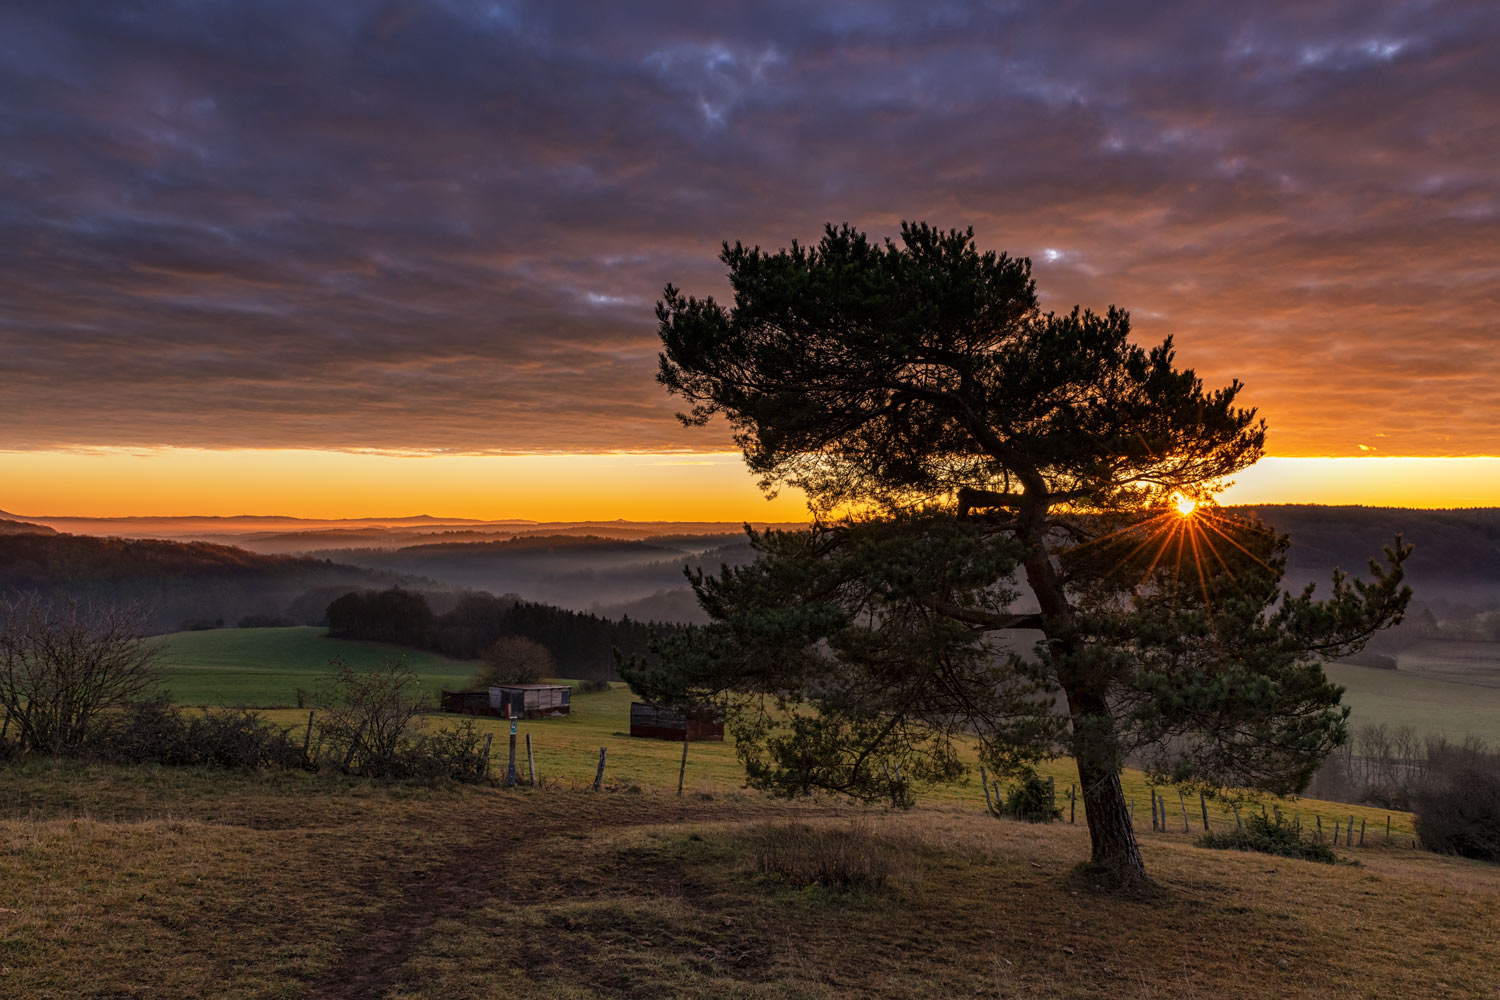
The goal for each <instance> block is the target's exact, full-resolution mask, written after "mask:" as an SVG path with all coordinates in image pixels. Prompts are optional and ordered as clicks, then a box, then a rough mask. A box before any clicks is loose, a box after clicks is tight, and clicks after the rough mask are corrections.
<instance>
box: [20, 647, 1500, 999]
mask: <svg viewBox="0 0 1500 1000" xmlns="http://www.w3.org/2000/svg"><path fill="white" fill-rule="evenodd" d="M166 642H167V645H168V649H169V652H170V655H171V657H172V667H171V670H170V673H169V685H170V689H171V692H172V694H173V695H174V697H175V698H176V699H177V700H178V701H179V702H180V703H183V704H189V705H195V704H196V705H215V704H218V705H225V704H227V705H235V704H243V705H256V706H261V707H263V710H264V714H265V715H266V716H267V717H269V718H271V719H273V720H276V721H277V722H279V723H281V724H283V725H286V726H288V727H301V726H304V725H306V722H307V713H306V711H305V710H297V709H292V708H281V707H276V706H279V705H285V704H287V702H288V701H290V700H291V698H290V695H291V692H294V691H295V689H296V688H297V687H301V688H304V689H306V690H313V689H315V688H316V686H317V684H318V682H319V680H320V678H321V677H322V676H323V674H324V673H325V672H326V670H327V662H328V660H329V659H330V658H332V657H335V656H339V657H343V658H345V659H348V660H349V661H350V662H351V663H353V664H354V665H355V666H356V667H363V668H369V667H374V666H378V665H380V664H381V663H383V662H385V661H386V660H387V659H388V658H389V657H390V656H391V655H392V654H394V653H397V652H398V651H396V650H393V649H390V648H388V647H383V646H379V645H376V644H369V643H351V642H344V641H340V640H333V639H327V638H325V637H324V636H322V635H321V633H320V632H319V631H318V630H315V629H256V630H234V629H225V630H218V631H213V632H192V633H180V634H177V635H173V636H169V637H167V639H166ZM408 662H409V663H410V664H411V665H412V666H413V667H414V668H415V669H416V670H417V671H418V672H419V673H420V674H421V676H422V677H423V679H424V682H426V683H427V684H429V685H430V686H431V687H432V688H433V689H436V688H438V687H442V686H449V687H453V686H461V685H463V684H464V683H465V682H466V681H467V680H468V677H469V674H470V672H471V669H472V665H471V664H467V663H459V662H455V661H449V660H443V659H441V658H439V657H431V656H421V655H416V656H410V657H409V658H408ZM1340 669H1347V668H1341V667H1337V666H1336V667H1335V670H1340ZM1367 672H1368V673H1382V672H1379V671H1367ZM1399 679H1400V678H1398V680H1399ZM1433 683H1437V682H1433ZM630 701H631V695H630V692H629V691H628V690H627V689H625V688H624V687H623V686H620V685H616V686H615V687H613V688H612V689H611V690H609V691H605V692H599V693H594V694H580V695H575V697H574V701H573V712H572V714H570V715H568V716H565V717H557V718H549V719H536V720H524V721H521V722H520V723H519V725H518V735H519V737H520V740H519V745H520V747H521V748H522V749H521V754H520V760H519V761H518V763H519V764H520V770H521V773H522V777H523V782H524V781H525V776H526V769H525V756H524V747H525V737H526V736H527V735H530V736H531V739H532V745H533V747H534V750H535V752H536V763H537V768H538V775H539V778H540V781H539V783H538V785H536V786H534V787H528V786H527V785H525V784H523V785H522V786H521V787H518V788H515V789H506V788H503V787H492V786H453V785H449V786H439V787H418V786H412V785H404V784H381V783H377V782H371V781H366V780H361V779H356V778H346V777H343V776H340V775H337V774H326V773H325V774H306V773H301V772H272V773H260V774H246V773H235V772H222V771H214V772H210V771H200V770H195V769H188V768H161V767H137V768H117V767H107V766H99V765H89V764H81V763H77V762H69V761H50V760H40V761H27V762H21V763H15V764H12V765H10V766H8V767H5V768H0V886H4V887H5V892H4V897H3V898H0V998H10V997H15V998H23V997H24V998H28V1000H30V998H72V997H111V998H115V997H150V998H179V997H180V998H189V997H202V996H215V997H229V998H238V997H246V998H248V997H280V998H355V997H380V998H386V1000H419V998H431V1000H437V998H449V997H474V998H502V997H503V998H511V997H515V998H523V1000H526V998H537V1000H564V998H586V997H588V998H593V997H600V998H602V997H660V998H668V997H702V998H710V997H713V998H718V997H743V998H775V1000H795V998H834V997H852V996H880V997H913V998H916V997H951V996H990V997H1014V998H1049V997H1118V998H1127V1000H1132V998H1163V1000H1166V998H1171V1000H1180V998H1183V997H1220V996H1233V997H1246V998H1260V997H1265V998H1273V997H1276V998H1280V997H1294V998H1295V997H1306V998H1313V997H1326V996H1331V995H1355V996H1358V995H1381V996H1410V997H1424V998H1426V997H1432V998H1440V997H1493V996H1495V995H1497V991H1500V973H1497V971H1496V968H1495V965H1494V961H1493V957H1494V956H1493V942H1494V941H1495V940H1497V939H1500V867H1496V866H1492V865H1483V864H1478V863H1472V862H1465V861H1461V860H1457V859H1452V858H1443V857H1438V856H1435V855H1431V854H1428V853H1426V852H1423V851H1419V850H1413V849H1412V846H1411V845H1412V841H1411V838H1412V829H1411V822H1410V818H1409V817H1408V816H1406V815H1404V814H1390V818H1391V820H1392V837H1391V838H1390V840H1389V841H1387V840H1386V838H1385V820H1386V817H1387V814H1386V813H1385V812H1382V811H1380V810H1374V809H1363V808H1356V807H1349V806H1344V805H1339V804H1335V803H1323V802H1315V801H1312V800H1309V799H1300V800H1296V801H1273V800H1265V801H1263V802H1259V803H1252V802H1244V803H1241V804H1240V805H1239V808H1240V810H1241V812H1242V813H1243V812H1244V811H1246V810H1251V809H1255V810H1258V809H1260V808H1266V809H1274V808H1279V809H1281V810H1282V811H1283V812H1284V813H1286V814H1289V815H1295V816H1297V817H1298V819H1299V820H1300V821H1301V822H1302V824H1303V825H1304V826H1305V827H1309V828H1310V827H1313V825H1314V823H1315V822H1316V819H1315V818H1319V817H1320V818H1321V819H1322V821H1323V823H1324V828H1325V830H1327V831H1330V832H1331V830H1332V826H1333V823H1334V822H1335V821H1338V822H1340V823H1347V822H1348V817H1349V816H1350V815H1351V814H1353V815H1354V816H1355V818H1356V823H1358V822H1359V821H1360V820H1363V821H1364V822H1365V823H1366V824H1367V833H1366V844H1367V846H1365V847H1363V848H1360V847H1352V848H1351V847H1348V846H1340V847H1339V848H1338V853H1339V854H1340V856H1341V859H1342V860H1343V861H1344V862H1345V863H1343V864H1339V865H1319V864H1315V863H1312V862H1306V861H1295V860H1288V859H1285V858H1272V857H1267V856H1265V855H1256V854H1240V853H1236V852H1223V851H1210V850H1206V849H1203V848H1200V847H1197V846H1195V844H1194V841H1195V840H1196V839H1197V837H1198V836H1199V834H1200V833H1201V828H1202V813H1201V811H1200V808H1199V805H1198V803H1197V802H1196V801H1194V800H1191V799H1189V800H1187V801H1186V806H1187V820H1188V824H1187V825H1188V827H1189V831H1188V832H1184V830H1183V828H1182V815H1181V812H1182V808H1181V806H1180V805H1179V804H1178V798H1177V795H1176V792H1175V790H1172V789H1164V790H1163V792H1164V794H1165V795H1166V798H1167V801H1168V802H1169V804H1171V806H1172V810H1171V816H1170V818H1171V823H1170V829H1169V831H1167V832H1157V831H1153V830H1152V829H1151V824H1150V815H1149V807H1148V805H1147V803H1148V801H1149V798H1148V796H1149V794H1150V792H1149V787H1148V785H1147V783H1146V781H1145V778H1144V776H1143V775H1141V774H1139V773H1137V772H1128V773H1127V774H1126V775H1125V778H1124V781H1125V787H1126V794H1127V795H1129V796H1131V797H1132V798H1133V799H1134V800H1135V802H1136V828H1137V830H1138V831H1139V834H1140V838H1141V843H1142V851H1143V854H1144V856H1145V859H1146V863H1147V866H1148V868H1149V869H1150V870H1151V872H1152V873H1153V875H1154V877H1155V878H1156V880H1157V883H1158V885H1159V887H1160V892H1159V894H1158V896H1157V898H1155V899H1152V900H1149V901H1144V902H1143V901H1134V902H1132V901H1126V900H1120V899H1114V898H1109V897H1101V896H1098V895H1097V894H1094V893H1092V892H1090V891H1089V887H1088V885H1087V884H1086V883H1085V882H1083V881H1080V879H1081V876H1080V875H1079V874H1078V873H1077V872H1076V870H1075V869H1076V866H1077V865H1078V863H1079V862H1081V861H1083V860H1084V859H1086V858H1087V856H1088V834H1087V830H1086V827H1085V826H1084V823H1083V816H1082V815H1081V814H1080V815H1078V816H1076V817H1075V819H1076V822H1073V823H1070V822H1069V821H1068V820H1069V817H1068V815H1067V791H1068V788H1069V786H1070V785H1071V782H1072V781H1073V780H1074V779H1073V774H1072V771H1071V763H1070V762H1069V761H1066V760H1063V761H1057V762H1055V763H1053V764H1052V765H1049V766H1048V767H1047V768H1046V769H1045V770H1044V773H1045V774H1049V775H1051V776H1052V777H1053V778H1054V779H1055V781H1056V785H1057V789H1058V798H1059V804H1060V805H1062V806H1063V808H1064V818H1063V821H1062V822H1061V823H1055V824H1049V825H1036V826H1033V825H1029V824H1025V823H1019V822H1015V821H1010V820H1002V819H996V818H994V817H992V816H990V815H988V814H987V813H986V812H985V811H984V805H983V801H984V797H983V793H982V790H981V789H980V787H979V783H978V780H977V777H973V776H971V777H970V778H969V779H968V780H967V781H965V782H962V783H958V784H954V785H949V786H943V787H940V788H933V789H925V790H923V791H922V793H921V794H920V796H919V805H918V806H917V808H915V809H913V810H911V811H909V812H895V811H891V810H887V809H883V808H876V807H869V808H867V807H861V806H858V805H855V804H851V803H850V802H848V801H847V800H842V799H836V798H831V797H816V798H813V799H809V800H802V801H798V802H790V803H789V802H782V801H777V800H772V799H769V798H766V797H765V796H762V795H759V794H756V793H753V792H750V791H747V790H745V789H744V788H743V787H742V785H743V778H742V775H743V772H742V769H741V767H740V764H739V762H738V760H737V759H736V757H735V752H734V746H733V744H732V743H694V744H692V745H691V746H690V747H689V751H688V765H687V781H686V789H685V794H684V795H682V796H681V797H679V796H678V795H677V794H676V786H677V774H678V768H679V766H680V765H681V760H682V747H681V744H678V743H670V742H664V741H657V740H639V739H632V738H630V737H629V736H628V735H627V730H628V726H629V705H630ZM1356 704H1358V703H1357V702H1356ZM1356 710H1357V711H1358V708H1357V709H1356ZM453 721H457V720H456V717H452V716H443V715H439V714H437V713H433V714H431V715H429V716H427V717H426V718H425V719H424V724H426V725H446V724H450V723H451V722H453ZM475 721H476V724H477V725H478V726H480V727H481V728H482V729H484V730H487V731H489V732H493V733H494V734H495V735H496V737H497V739H496V741H495V743H494V747H495V751H494V761H493V770H494V772H495V773H496V774H501V773H503V770H504V761H505V753H506V747H507V745H508V734H509V723H508V722H505V721H502V720H495V719H479V720H475ZM601 746H602V747H605V748H607V750H608V767H607V770H606V774H605V781H604V789H603V791H602V792H600V793H595V792H593V791H592V790H591V789H590V787H589V786H590V783H591V782H592V779H593V776H594V770H595V767H596V765H597V762H598V752H599V748H600V747H601ZM1208 807H1209V821H1210V823H1211V824H1212V825H1213V827H1214V828H1215V829H1217V830H1225V829H1228V828H1230V827H1231V826H1232V825H1233V823H1234V819H1233V814H1232V812H1231V811H1230V809H1229V807H1228V806H1227V805H1225V804H1221V803H1215V802H1211V803H1209V804H1208ZM830 872H832V873H834V874H838V873H845V874H847V873H852V876H851V877H850V878H848V879H846V881H847V882H848V884H847V885H843V886H840V885H838V884H836V883H837V882H838V879H831V877H830V875H829V873H830Z"/></svg>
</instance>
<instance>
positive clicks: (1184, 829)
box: [1177, 788, 1192, 833]
mask: <svg viewBox="0 0 1500 1000" xmlns="http://www.w3.org/2000/svg"><path fill="white" fill-rule="evenodd" d="M1177 804H1178V805H1180V806H1182V832H1183V833H1191V832H1192V831H1191V830H1189V829H1188V819H1187V799H1185V798H1183V797H1182V789H1180V788H1179V789H1177Z"/></svg>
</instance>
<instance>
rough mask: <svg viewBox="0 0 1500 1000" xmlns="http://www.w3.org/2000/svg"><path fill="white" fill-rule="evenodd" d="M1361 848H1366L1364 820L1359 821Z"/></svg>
mask: <svg viewBox="0 0 1500 1000" xmlns="http://www.w3.org/2000/svg"><path fill="white" fill-rule="evenodd" d="M1359 846H1360V847H1364V846H1365V821H1364V820H1363V819H1361V820H1360V821H1359Z"/></svg>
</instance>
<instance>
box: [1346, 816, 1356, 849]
mask: <svg viewBox="0 0 1500 1000" xmlns="http://www.w3.org/2000/svg"><path fill="white" fill-rule="evenodd" d="M1344 846H1345V847H1353V846H1354V814H1353V813H1350V814H1349V825H1348V826H1347V827H1345V828H1344Z"/></svg>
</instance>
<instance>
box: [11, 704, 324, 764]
mask: <svg viewBox="0 0 1500 1000" xmlns="http://www.w3.org/2000/svg"><path fill="white" fill-rule="evenodd" d="M312 720H313V713H312V712H308V713H307V735H306V736H304V737H302V759H303V760H305V761H307V762H308V763H309V764H311V763H312V756H311V750H312ZM5 721H6V722H9V721H10V716H9V715H7V716H6V717H5Z"/></svg>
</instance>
